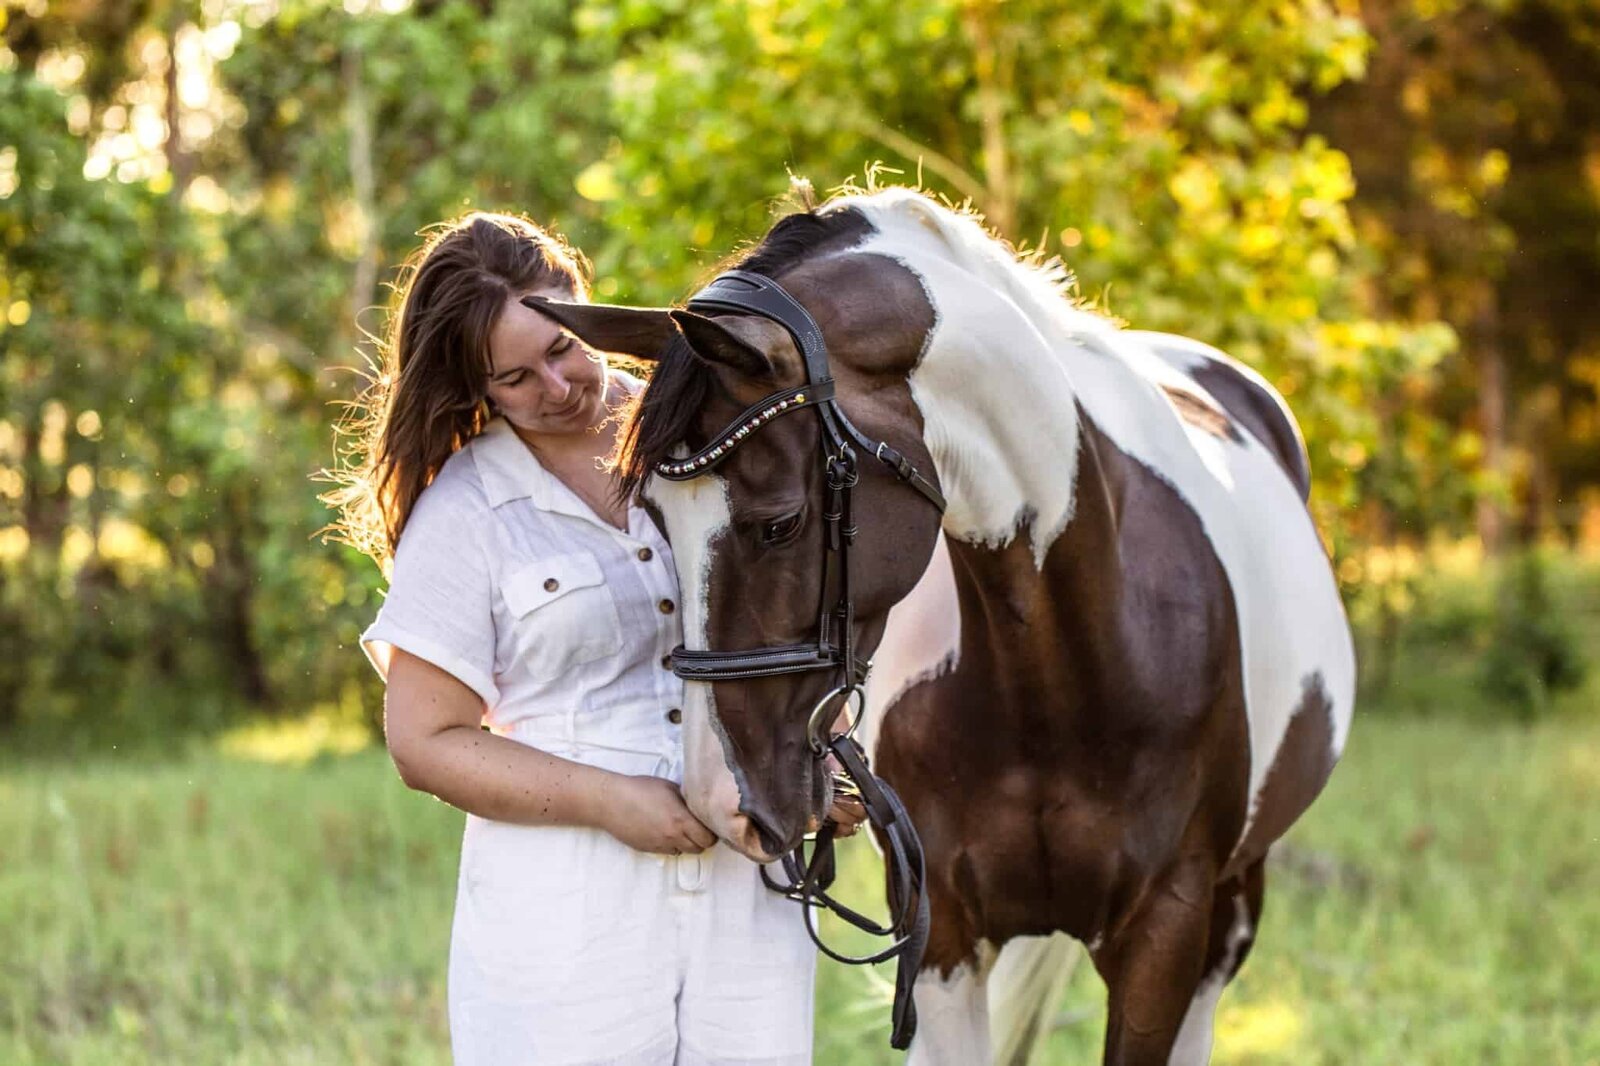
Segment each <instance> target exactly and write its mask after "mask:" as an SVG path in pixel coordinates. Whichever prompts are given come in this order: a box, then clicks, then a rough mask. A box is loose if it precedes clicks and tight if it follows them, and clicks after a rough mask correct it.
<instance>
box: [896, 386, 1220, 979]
mask: <svg viewBox="0 0 1600 1066" xmlns="http://www.w3.org/2000/svg"><path fill="white" fill-rule="evenodd" d="M1080 417H1081V418H1082V419H1083V432H1084V447H1083V449H1082V450H1081V452H1080V462H1081V464H1082V465H1081V466H1080V468H1079V471H1078V481H1077V493H1078V496H1077V504H1076V511H1075V514H1074V517H1073V519H1072V521H1071V522H1070V523H1068V525H1067V527H1066V529H1065V530H1063V532H1062V533H1061V535H1060V536H1059V537H1058V538H1057V540H1056V541H1055V542H1054V543H1053V544H1052V545H1051V546H1050V549H1049V551H1048V553H1047V554H1046V558H1045V563H1044V568H1043V571H1042V572H1041V571H1040V570H1039V569H1038V568H1036V567H1035V565H1034V560H1033V554H1032V547H1031V543H1030V538H1029V536H1028V530H1027V528H1026V526H1024V528H1022V529H1019V530H1018V531H1017V533H1016V535H1015V536H1014V537H1013V538H1012V540H1011V541H1010V542H1009V543H1008V544H1006V545H1005V546H1004V547H1000V548H991V547H985V546H981V545H973V544H966V543H962V542H956V541H952V542H951V543H950V550H951V564H952V568H953V570H954V573H955V578H956V586H957V594H958V596H959V599H960V603H961V616H962V638H961V644H962V647H961V657H960V660H959V662H958V664H957V666H956V667H955V669H954V670H953V671H951V672H950V673H948V674H945V675H943V676H942V677H938V678H934V679H931V680H929V681H926V682H923V683H922V684H920V685H916V686H914V687H913V688H911V689H910V690H908V691H907V692H906V693H905V694H904V695H903V696H902V697H901V698H900V700H899V701H897V702H896V703H895V704H894V706H893V707H892V708H891V709H890V710H889V712H888V713H887V714H886V715H885V717H884V719H883V722H882V727H881V731H880V734H879V740H878V746H877V753H876V765H877V768H878V771H879V772H880V773H881V774H882V775H883V776H884V778H885V779H886V780H888V781H890V783H891V784H893V785H894V787H895V788H896V789H897V790H898V791H899V792H900V794H901V796H902V798H904V799H905V801H906V804H907V806H908V808H909V809H910V812H911V815H912V819H913V821H914V822H915V824H916V826H917V830H918V832H919V833H920V834H921V836H922V840H923V845H924V847H925V849H926V851H927V857H928V877H929V885H930V899H931V902H932V904H933V912H934V923H933V935H932V937H931V939H930V941H929V945H928V953H927V956H926V961H927V964H928V966H930V967H932V968H935V969H938V970H941V971H943V972H946V973H948V972H949V970H950V969H951V968H953V967H954V966H956V965H958V964H960V963H961V962H964V961H970V960H971V959H972V957H973V955H972V953H973V951H974V949H975V946H976V943H977V942H978V940H980V939H986V940H989V941H991V942H993V943H997V944H998V943H1003V942H1005V941H1006V940H1008V939H1010V938H1011V937H1013V936H1021V935H1030V934H1040V935H1042V934H1046V933H1049V932H1051V931H1053V930H1055V929H1062V930H1065V931H1066V932H1068V933H1069V934H1071V935H1072V936H1075V937H1077V938H1078V939H1080V940H1084V941H1093V940H1096V939H1099V938H1102V937H1114V936H1115V935H1116V934H1117V933H1118V932H1119V931H1121V930H1123V929H1124V928H1126V927H1127V924H1128V923H1129V922H1130V921H1133V920H1134V919H1135V917H1136V916H1137V915H1138V914H1139V913H1141V912H1142V909H1143V901H1145V900H1146V899H1147V897H1148V895H1149V893H1150V892H1151V891H1153V890H1155V887H1156V886H1157V885H1158V883H1160V882H1161V879H1162V878H1163V877H1165V875H1166V871H1168V870H1169V869H1170V868H1171V866H1172V864H1173V863H1174V862H1175V861H1178V860H1179V859H1180V857H1181V859H1182V861H1183V862H1184V863H1185V864H1186V865H1190V866H1193V865H1194V864H1198V865H1199V866H1200V867H1202V868H1204V869H1208V870H1211V871H1213V872H1215V871H1220V869H1221V867H1222V864H1223V863H1224V862H1225V861H1226V860H1227V857H1228V854H1229V852H1230V851H1231V849H1232V847H1233V844H1234V842H1235V841H1237V840H1238V837H1239V834H1240V832H1241V831H1242V829H1243V825H1244V817H1245V810H1246V807H1245V804H1246V795H1245V794H1246V792H1247V786H1248V779H1249V761H1248V753H1249V739H1248V723H1247V722H1246V720H1245V714H1244V690H1243V680H1242V674H1241V660H1240V656H1239V637H1238V623H1237V617H1236V613H1235V609H1234V604H1233V597H1232V592H1231V588H1230V586H1229V585H1228V582H1227V577H1226V574H1225V572H1224V571H1223V568H1222V564H1221V561H1220V560H1219V559H1218V558H1217V556H1216V553H1215V550H1214V548H1213V547H1212V545H1211V543H1210V541H1209V539H1208V538H1207V537H1206V535H1205V531H1204V529H1203V527H1202V526H1201V524H1200V521H1199V518H1198V517H1197V516H1196V515H1195V513H1194V511H1193V510H1192V509H1191V508H1190V507H1189V506H1188V505H1187V504H1186V503H1185V502H1184V500H1183V499H1182V498H1181V497H1180V496H1179V495H1178V494H1177V492H1176V491H1175V490H1174V489H1173V488H1172V487H1171V486H1170V485H1168V484H1167V483H1166V482H1164V481H1163V480H1162V479H1161V478H1160V477H1159V476H1158V475H1157V474H1156V473H1155V472H1154V471H1152V470H1150V469H1149V468H1147V467H1145V466H1144V465H1143V464H1141V463H1139V462H1138V461H1137V460H1135V459H1133V458H1132V457H1131V456H1129V455H1127V454H1126V453H1124V452H1122V451H1121V450H1120V449H1119V448H1117V447H1116V445H1115V444H1114V443H1113V442H1112V441H1111V440H1110V439H1109V438H1108V437H1106V436H1105V435H1104V434H1102V433H1101V432H1100V431H1099V430H1098V428H1097V427H1096V426H1095V425H1094V423H1093V421H1092V420H1091V419H1089V417H1088V416H1087V414H1086V413H1083V412H1082V411H1081V410H1080ZM1115 560H1121V565H1114V563H1113V562H1112V561H1115ZM956 792H959V793H960V794H961V795H963V796H965V797H968V799H967V800H966V801H964V802H963V803H961V804H955V803H952V802H950V797H951V795H952V794H953V793H956ZM1209 913H1210V912H1209V906H1204V907H1201V908H1200V909H1199V910H1197V911H1196V915H1197V917H1196V919H1195V920H1196V921H1197V922H1199V921H1204V920H1208V918H1209ZM1202 936H1203V934H1202ZM1184 1001H1185V1002H1187V993H1185V998H1184Z"/></svg>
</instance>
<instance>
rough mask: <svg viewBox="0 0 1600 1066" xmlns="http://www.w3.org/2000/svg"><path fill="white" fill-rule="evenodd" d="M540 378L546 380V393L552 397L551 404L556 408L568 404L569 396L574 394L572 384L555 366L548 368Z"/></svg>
mask: <svg viewBox="0 0 1600 1066" xmlns="http://www.w3.org/2000/svg"><path fill="white" fill-rule="evenodd" d="M540 376H541V377H542V378H543V379H544V391H545V393H546V395H548V396H549V397H550V402H551V403H552V404H553V405H555V406H556V407H560V406H561V405H562V404H564V403H566V402H567V396H568V394H569V393H571V392H572V382H570V381H568V380H567V379H566V377H565V376H563V375H562V374H561V372H560V371H558V370H557V369H556V368H555V367H553V366H546V367H545V368H544V371H543V373H542V374H541V375H540Z"/></svg>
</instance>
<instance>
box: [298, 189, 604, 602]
mask: <svg viewBox="0 0 1600 1066" xmlns="http://www.w3.org/2000/svg"><path fill="white" fill-rule="evenodd" d="M422 234H423V236H425V237H426V238H427V241H426V243H425V244H423V246H422V247H421V248H418V249H417V250H416V251H415V252H413V253H412V254H411V256H410V257H409V258H408V259H407V260H406V262H405V264H404V265H403V266H402V267H401V268H400V275H399V278H398V279H397V281H396V283H395V285H394V290H395V293H396V296H395V299H394V301H393V302H392V303H391V309H392V310H391V313H390V315H389V318H388V324H387V328H386V330H385V337H384V339H383V341H382V342H381V357H382V363H381V367H379V368H377V373H376V374H375V375H374V376H373V377H372V378H371V379H370V381H369V384H368V386H367V388H366V389H365V390H364V391H363V392H362V394H361V395H360V397H359V398H358V399H357V400H356V401H355V402H354V403H352V404H351V405H350V409H349V412H348V413H347V414H346V416H345V417H344V418H342V419H340V422H339V425H338V426H336V427H335V437H336V438H337V439H338V440H340V441H341V442H342V443H341V444H340V445H338V446H337V450H338V452H339V454H338V458H337V461H336V464H335V468H334V469H333V470H332V471H329V472H328V476H329V477H330V478H331V480H333V481H334V482H335V483H336V484H337V485H338V487H337V488H336V489H334V490H333V491H331V492H329V493H327V494H326V495H324V496H323V497H322V499H323V500H324V502H326V503H328V504H329V505H330V506H332V507H334V508H336V509H337V510H338V512H339V518H338V520H337V521H336V522H335V523H334V525H333V526H332V527H331V529H330V534H331V536H332V538H333V539H335V540H339V541H342V542H344V543H347V544H350V545H352V546H354V547H356V548H358V549H360V550H361V551H363V552H365V553H366V554H368V555H370V556H372V558H373V559H374V560H376V561H377V563H378V565H379V566H380V567H381V568H383V569H384V570H385V571H386V572H387V570H388V567H389V562H390V560H391V559H392V558H393V557H394V550H395V546H396V545H397V544H398V543H399V542H400V534H401V533H402V532H403V531H404V530H405V527H406V520H407V519H408V518H409V517H410V515H411V509H412V508H413V507H414V506H416V502H417V497H418V496H420V495H422V490H423V489H425V488H427V487H428V485H429V484H430V483H431V482H432V481H433V479H434V477H435V476H437V475H438V473H439V470H440V468H441V467H443V466H444V463H445V460H447V459H449V458H450V456H451V455H453V454H455V452H456V450H457V449H459V448H460V447H461V446H462V445H464V444H466V443H467V442H468V441H469V440H471V439H472V438H473V437H475V436H477V435H478V434H479V433H480V432H482V431H483V427H484V425H485V424H486V423H487V422H488V421H489V419H490V418H491V417H492V412H491V411H490V410H489V407H488V403H487V398H486V395H485V385H486V383H487V381H488V375H489V366H490V360H489V334H490V331H491V330H493V328H494V324H495V321H496V319H497V318H498V317H499V315H500V310H501V308H502V307H504V306H505V302H506V299H507V298H508V297H510V296H511V295H512V294H513V293H518V292H525V291H527V290H529V289H541V288H557V289H562V290H565V291H566V292H567V293H568V294H569V295H570V296H572V297H573V298H576V299H585V298H587V293H588V279H589V263H588V261H587V260H586V259H584V257H583V255H582V253H580V252H578V251H577V250H576V249H574V248H573V247H572V246H571V245H569V244H568V243H567V242H566V240H565V239H564V238H562V237H561V236H560V235H559V234H556V233H553V232H551V231H549V230H546V229H544V228H543V227H541V226H539V225H538V224H537V223H535V222H533V221H532V220H531V219H528V218H526V217H524V216H521V215H509V214H492V213H489V212H484V211H474V212H472V213H470V214H467V215H464V216H462V217H461V218H458V219H456V220H454V221H451V222H442V223H439V224H437V225H435V226H431V227H429V228H427V229H425V230H423V231H422Z"/></svg>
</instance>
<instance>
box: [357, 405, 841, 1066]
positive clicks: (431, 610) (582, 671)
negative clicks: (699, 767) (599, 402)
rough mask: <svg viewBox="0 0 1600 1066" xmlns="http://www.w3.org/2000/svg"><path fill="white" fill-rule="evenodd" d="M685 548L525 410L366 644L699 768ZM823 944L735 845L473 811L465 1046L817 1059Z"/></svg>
mask: <svg viewBox="0 0 1600 1066" xmlns="http://www.w3.org/2000/svg"><path fill="white" fill-rule="evenodd" d="M677 598H678V588H677V578H676V574H675V571H674V570H673V564H672V551H671V548H670V547H669V546H668V544H667V542H666V540H665V538H664V537H662V535H661V534H660V532H659V531H658V530H657V529H656V527H655V524H654V523H653V522H652V521H651V520H650V518H649V516H648V514H647V513H646V512H645V511H644V510H643V509H641V508H639V507H637V506H635V507H632V508H631V509H630V510H629V513H628V528H627V530H625V531H624V530H619V529H616V528H615V527H613V526H611V525H609V524H608V523H606V522H604V521H602V520H601V519H599V518H598V517H596V515H595V514H594V512H593V511H592V510H591V509H590V508H589V506H588V505H587V504H585V503H584V502H583V501H582V500H581V499H579V497H578V496H577V495H576V494H575V493H573V492H572V491H571V490H570V489H568V488H567V487H566V486H565V485H564V484H562V482H561V481H560V480H559V479H558V478H556V477H554V476H552V475H551V474H549V473H548V472H547V471H546V470H545V469H544V468H543V467H542V466H541V465H540V464H539V462H538V460H537V459H536V458H535V457H534V455H533V453H532V452H531V451H530V450H529V449H528V448H527V446H526V445H525V444H523V442H522V441H521V439H520V438H518V437H517V435H516V433H515V432H514V431H513V430H512V428H511V426H510V425H509V424H508V423H506V422H505V421H504V420H503V419H495V420H494V421H492V422H491V423H490V424H489V425H488V427H487V428H486V429H485V431H484V432H483V434H482V435H481V436H479V437H477V438H476V439H474V440H473V441H471V442H470V443H469V444H467V445H466V446H465V447H463V448H462V449H461V450H460V451H458V452H457V453H456V454H455V455H454V456H452V457H451V458H450V460H449V461H448V462H446V463H445V465H444V468H443V469H442V470H441V471H440V473H439V476H438V477H437V478H436V479H435V480H434V482H433V483H432V484H431V485H429V486H428V488H427V489H426V490H425V491H424V492H423V493H422V495H421V497H420V498H419V499H418V501H417V504H416V507H415V508H414V510H413V512H412V514H411V517H410V519H409V521H408V522H407V525H406V528H405V532H404V533H403V534H402V536H401V538H400V543H399V545H398V546H397V549H396V552H395V560H394V569H393V573H392V577H391V581H390V587H389V592H388V596H387V598H386V600H385V601H384V604H383V607H382V609H381V610H380V611H379V613H378V617H377V619H376V621H374V622H373V624H372V626H371V627H370V628H368V629H367V631H366V632H365V633H364V634H363V635H362V638H361V640H362V646H363V648H364V649H365V650H366V652H367V654H368V656H369V657H370V659H371V660H372V663H373V665H374V666H375V667H376V668H377V669H378V671H379V673H380V674H383V675H384V676H385V677H387V674H388V664H389V658H390V656H391V654H392V649H393V648H397V647H398V648H404V649H405V650H406V651H408V652H410V653H411V654H413V655H415V656H417V657H419V658H422V659H426V660H427V661H429V662H431V663H433V664H434V665H436V666H438V667H440V668H441V669H443V670H445V671H447V672H449V673H450V674H452V675H453V676H455V677H456V678H458V679H460V680H461V681H462V682H463V683H464V684H466V685H467V686H468V687H470V688H471V689H472V690H473V691H475V692H476V693H478V695H480V696H481V697H483V702H484V706H485V716H484V722H485V724H486V725H488V726H489V727H490V728H491V729H492V730H493V731H494V732H496V733H498V734H501V735H503V736H506V737H510V738H511V739H513V740H516V741H519V742H521V743H525V744H530V745H533V746H535V747H537V748H540V749H542V750H544V751H547V752H550V753H552V754H555V755H560V756H562V757H564V758H568V759H572V760H575V761H578V762H583V763H588V764H590V765H594V766H599V767H603V768H605V769H608V770H613V771H616V772H618V773H625V774H653V775H656V776H659V777H665V778H668V779H670V780H673V781H677V782H680V783H681V782H682V774H683V746H682V737H681V732H682V727H681V725H680V719H681V715H680V712H679V708H681V707H682V706H683V682H682V681H681V680H679V679H678V678H677V677H676V676H675V675H674V674H673V673H672V671H671V670H670V669H669V668H668V667H667V662H666V657H667V655H668V653H669V652H671V650H672V649H673V648H674V647H675V646H676V645H677V644H678V643H679V640H680V638H681V632H680V622H679V613H678V610H677ZM814 967H815V953H814V951H813V949H812V946H811V944H810V941H809V940H808V939H807V937H806V934H805V931H804V929H803V927H802V924H801V916H800V915H799V913H797V911H796V909H795V905H794V904H793V903H790V902H788V901H786V900H784V899H782V898H781V897H780V896H778V895H777V894H776V893H773V892H770V891H768V890H767V889H766V888H765V887H764V886H763V885H762V884H761V881H760V878H759V871H758V870H757V868H756V866H755V865H754V864H752V863H751V862H749V861H748V860H746V859H744V858H743V857H741V856H739V855H738V854H736V853H735V852H733V851H732V850H730V849H729V848H728V847H727V846H726V845H723V844H718V845H717V846H716V847H714V848H712V849H711V850H710V851H708V852H706V853H704V854H703V855H685V856H679V857H671V856H662V855H654V854H648V853H645V852H638V851H634V850H633V849H631V848H629V847H627V846H626V845H624V844H622V843H621V842H620V841H618V840H616V839H615V838H614V837H612V836H610V835H609V834H608V833H605V832H603V831H601V830H598V829H587V828H579V827H569V826H520V825H513V824H509V823H504V822H495V821H490V820H488V819H484V818H479V817H477V816H475V815H470V814H469V815H468V816H467V820H466V830H465V835H464V837H463V841H462V849H461V871H460V879H459V882H458V885H457V894H456V912H455V921H454V926H453V929H452V933H451V944H450V971H449V1010H450V1036H451V1045H452V1049H453V1052H454V1055H455V1061H456V1062H457V1063H458V1066H512V1064H516V1066H528V1064H534V1063H537V1064H540V1066H563V1064H572V1066H577V1064H596V1063H612V1064H618V1066H622V1064H627V1066H634V1064H637V1066H656V1064H661V1066H671V1064H677V1066H695V1064H712V1063H730V1064H731V1063H763V1064H773V1066H779V1064H782V1066H788V1064H796V1066H798V1064H801V1063H806V1062H809V1061H810V1055H811V1015H812V976H813V972H814Z"/></svg>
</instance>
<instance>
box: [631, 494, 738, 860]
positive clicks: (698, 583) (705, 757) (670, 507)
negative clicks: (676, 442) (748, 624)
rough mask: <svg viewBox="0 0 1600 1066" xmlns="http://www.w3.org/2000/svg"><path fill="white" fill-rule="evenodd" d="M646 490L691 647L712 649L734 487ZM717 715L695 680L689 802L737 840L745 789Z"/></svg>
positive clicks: (686, 750)
mask: <svg viewBox="0 0 1600 1066" xmlns="http://www.w3.org/2000/svg"><path fill="white" fill-rule="evenodd" d="M646 492H647V494H648V496H649V497H650V499H651V500H652V501H654V502H655V503H656V505H657V506H658V507H659V508H660V511H661V515H662V517H663V519H664V520H665V522H666V526H667V540H668V541H669V542H670V543H671V544H672V556H673V561H674V562H675V563H676V564H677V569H678V598H679V600H680V601H681V603H680V607H681V614H682V618H683V642H684V646H685V647H689V648H705V647H707V646H708V645H707V641H706V619H707V615H708V613H709V607H708V600H709V596H710V592H711V562H712V559H711V542H712V540H713V539H714V538H716V537H717V535H718V534H720V533H721V532H722V531H723V530H725V529H727V528H728V527H729V525H730V524H731V523H732V519H731V518H730V514H729V503H728V483H727V481H726V480H725V479H724V478H722V477H719V476H718V475H716V474H706V475H704V476H702V477H698V478H696V479H694V480H693V481H676V482H675V481H668V480H666V479H665V478H652V479H650V482H649V485H648V486H647V489H646ZM716 713H717V709H716V703H715V699H714V698H713V696H712V692H711V686H710V685H708V684H704V683H701V682H693V681H692V682H690V683H689V684H687V685H685V686H684V706H683V787H684V801H685V802H686V803H687V804H688V806H689V810H691V811H692V812H694V815H695V817H696V818H699V819H700V820H701V821H702V822H704V823H705V825H706V826H707V827H708V828H709V829H710V830H711V831H712V832H714V833H716V834H717V835H718V836H719V837H722V838H723V839H724V840H728V841H730V842H732V841H734V840H737V839H738V838H739V837H740V836H741V835H742V833H743V825H742V824H741V823H740V821H739V820H738V819H735V817H734V816H735V814H736V812H737V811H738V808H739V786H738V782H737V781H736V780H735V779H734V776H733V772H732V771H731V770H729V769H728V762H727V758H726V756H725V755H724V753H723V746H722V737H721V732H722V730H721V726H720V725H719V724H718V723H717V720H716Z"/></svg>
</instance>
